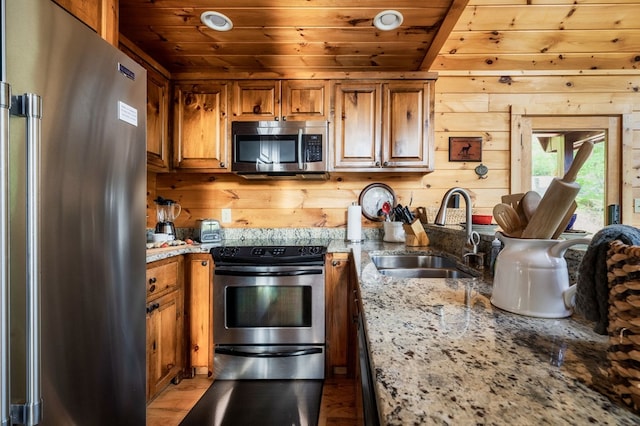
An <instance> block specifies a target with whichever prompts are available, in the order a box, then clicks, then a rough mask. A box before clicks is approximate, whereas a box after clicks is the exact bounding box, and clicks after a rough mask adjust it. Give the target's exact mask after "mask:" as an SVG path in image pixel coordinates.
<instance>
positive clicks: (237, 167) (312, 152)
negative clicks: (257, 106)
mask: <svg viewBox="0 0 640 426" xmlns="http://www.w3.org/2000/svg"><path fill="white" fill-rule="evenodd" d="M231 133H232V141H233V145H232V156H233V157H232V158H233V159H232V163H231V171H233V172H234V173H237V174H239V175H241V176H244V177H246V178H248V179H252V178H253V179H269V178H284V179H286V178H289V179H295V178H298V179H326V178H327V170H328V168H327V166H328V158H327V157H328V152H327V146H328V140H327V134H328V123H327V122H326V121H251V122H248V121H247V122H238V121H236V122H234V123H233V124H232V126H231Z"/></svg>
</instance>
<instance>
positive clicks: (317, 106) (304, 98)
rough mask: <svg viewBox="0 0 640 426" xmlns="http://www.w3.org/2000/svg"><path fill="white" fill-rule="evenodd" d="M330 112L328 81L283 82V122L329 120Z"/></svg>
mask: <svg viewBox="0 0 640 426" xmlns="http://www.w3.org/2000/svg"><path fill="white" fill-rule="evenodd" d="M328 111H329V82H328V81H325V80H285V81H283V82H282V119H283V120H290V121H292V120H297V121H308V120H327V117H328Z"/></svg>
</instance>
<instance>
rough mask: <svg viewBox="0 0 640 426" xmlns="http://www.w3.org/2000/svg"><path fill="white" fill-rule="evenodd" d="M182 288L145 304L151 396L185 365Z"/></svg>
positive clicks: (162, 387)
mask: <svg viewBox="0 0 640 426" xmlns="http://www.w3.org/2000/svg"><path fill="white" fill-rule="evenodd" d="M182 304H183V301H182V290H177V291H173V292H171V293H168V294H166V295H164V296H162V297H160V298H158V299H156V300H154V301H151V302H149V303H148V304H147V310H148V311H149V312H148V313H147V333H148V334H147V359H148V364H147V382H148V397H149V399H152V398H153V397H154V396H155V395H157V394H158V392H160V391H161V390H162V389H164V387H165V386H166V385H168V384H169V382H170V381H171V380H172V379H174V378H175V377H176V376H178V375H179V374H180V372H181V371H182V369H183V368H184V359H183V353H184V352H183V325H184V322H183V315H182Z"/></svg>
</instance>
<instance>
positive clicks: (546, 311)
mask: <svg viewBox="0 0 640 426" xmlns="http://www.w3.org/2000/svg"><path fill="white" fill-rule="evenodd" d="M496 236H497V237H498V239H500V241H502V242H503V243H504V248H503V249H502V251H501V252H500V254H499V255H498V258H497V259H496V265H495V277H494V280H493V293H492V296H491V303H492V304H493V305H494V306H496V307H498V308H500V309H504V310H505V311H509V312H513V313H516V314H520V315H526V316H531V317H540V318H564V317H568V316H570V315H571V313H572V310H573V304H574V303H573V295H574V294H575V285H573V286H570V285H569V272H568V269H567V261H566V260H565V259H564V253H565V252H566V251H567V249H568V248H569V247H571V246H574V245H577V244H588V243H589V242H590V241H591V240H590V239H588V238H578V239H573V240H566V241H562V240H551V239H545V240H542V239H526V238H509V237H507V236H505V235H504V234H502V233H500V232H497V233H496Z"/></svg>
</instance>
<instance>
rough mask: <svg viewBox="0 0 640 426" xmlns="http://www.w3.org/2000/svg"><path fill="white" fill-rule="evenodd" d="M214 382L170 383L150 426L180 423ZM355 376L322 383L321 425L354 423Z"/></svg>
mask: <svg viewBox="0 0 640 426" xmlns="http://www.w3.org/2000/svg"><path fill="white" fill-rule="evenodd" d="M210 385H211V379H209V378H207V377H206V376H196V377H194V378H193V379H184V380H182V381H181V382H180V383H179V384H177V385H173V384H170V385H169V386H168V387H167V388H166V389H165V390H164V391H162V393H160V395H158V396H157V397H156V398H155V399H154V400H153V401H151V403H150V404H149V405H148V406H147V426H177V425H179V424H180V422H181V421H182V419H183V418H184V417H185V416H186V415H187V413H188V412H189V411H190V410H191V407H193V406H194V405H195V403H196V402H197V401H198V399H200V397H201V396H202V395H203V394H204V393H205V391H206V390H207V389H208V388H209V386H210ZM357 424H358V421H357V420H356V409H355V384H354V381H353V379H327V380H325V382H324V386H323V387H322V403H321V406H320V417H319V419H318V426H352V425H353V426H355V425H357Z"/></svg>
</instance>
